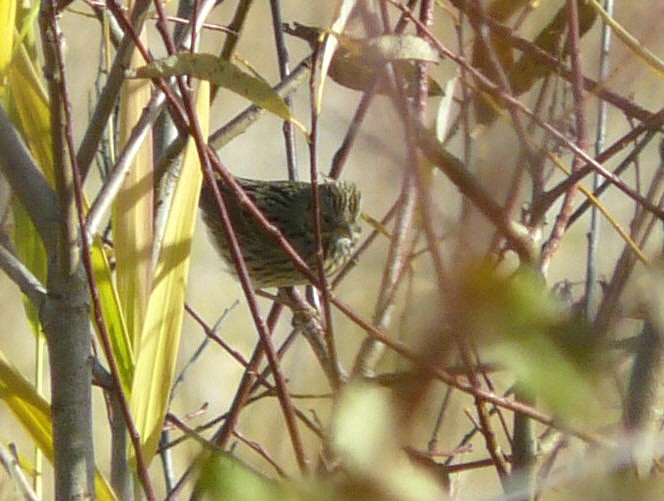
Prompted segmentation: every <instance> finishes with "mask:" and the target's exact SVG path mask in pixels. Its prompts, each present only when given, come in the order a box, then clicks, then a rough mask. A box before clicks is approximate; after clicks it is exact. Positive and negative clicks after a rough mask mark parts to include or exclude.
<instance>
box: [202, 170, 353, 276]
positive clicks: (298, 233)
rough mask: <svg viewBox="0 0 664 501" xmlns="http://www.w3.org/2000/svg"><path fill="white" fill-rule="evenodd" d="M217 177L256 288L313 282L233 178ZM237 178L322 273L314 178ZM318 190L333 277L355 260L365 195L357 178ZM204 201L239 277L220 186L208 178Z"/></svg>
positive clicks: (219, 246)
mask: <svg viewBox="0 0 664 501" xmlns="http://www.w3.org/2000/svg"><path fill="white" fill-rule="evenodd" d="M215 176H216V177H215V183H216V184H217V186H218V188H219V192H220V193H221V195H222V197H223V199H224V202H225V205H226V208H227V212H228V216H229V218H230V221H231V225H232V227H233V231H234V233H235V235H236V237H237V241H238V244H239V246H240V250H241V252H242V256H243V257H244V262H245V264H246V267H247V271H248V273H249V276H250V278H251V281H252V285H253V287H254V288H256V289H264V288H268V287H290V286H293V285H302V284H307V283H309V280H308V279H307V277H306V276H305V275H304V274H303V273H302V272H301V271H300V270H298V269H297V267H296V266H295V265H294V264H293V262H292V260H291V258H290V257H289V256H288V254H286V252H285V251H284V250H283V249H282V247H281V245H280V244H279V242H278V239H277V238H276V237H275V236H274V235H273V234H272V233H270V232H269V231H267V230H266V229H265V228H264V227H263V226H261V224H260V223H259V222H258V221H256V219H255V217H254V216H253V215H252V214H251V213H250V211H249V209H247V208H246V207H243V206H242V205H241V204H240V202H239V200H238V199H237V197H236V196H235V195H234V194H233V192H232V190H231V189H230V187H229V186H228V185H227V183H226V182H224V181H223V180H222V179H221V177H220V176H218V174H215ZM235 180H236V181H237V183H238V184H239V185H240V186H241V187H242V188H243V189H244V191H245V193H246V194H247V196H248V197H249V198H250V199H251V200H252V201H253V203H254V204H255V205H256V207H257V208H258V209H259V210H260V211H261V212H262V213H263V215H264V216H265V218H266V219H267V220H268V221H269V222H270V223H271V224H272V225H273V226H275V227H276V228H277V229H278V230H279V231H280V232H281V234H282V235H283V236H284V237H285V238H286V240H287V241H288V242H289V243H290V244H291V246H292V247H293V248H294V249H295V250H296V251H297V253H298V254H299V255H300V257H302V259H303V261H304V262H305V263H306V264H307V266H308V267H309V269H310V270H312V272H313V273H314V275H316V274H317V273H316V270H317V269H318V268H317V251H318V245H317V241H316V232H315V226H314V213H313V210H312V207H313V192H312V187H311V183H308V182H303V181H287V180H278V181H263V180H256V179H246V178H241V177H236V178H235ZM318 194H319V208H320V223H321V239H322V251H323V267H324V270H325V274H326V275H327V276H329V275H332V274H334V273H335V272H336V271H338V270H339V269H340V268H341V267H342V266H343V265H344V264H346V263H347V262H348V261H349V260H350V258H351V255H352V253H353V250H354V248H355V244H356V243H357V241H358V239H359V235H360V226H359V216H360V205H361V198H362V196H361V193H360V191H359V189H358V188H357V186H356V185H355V184H354V183H352V182H347V181H337V180H326V181H324V182H322V183H320V184H319V185H318ZM199 206H200V208H201V210H202V215H203V221H204V222H205V224H206V226H207V228H208V230H209V234H210V238H211V240H212V242H213V245H214V246H215V247H216V250H217V251H218V253H219V254H220V256H221V257H222V259H223V260H224V261H225V262H226V263H227V264H228V265H229V267H230V271H231V273H233V274H235V275H236V276H237V271H236V269H235V265H234V264H233V260H232V257H231V251H230V247H229V244H228V238H227V235H226V231H225V228H224V226H223V223H222V221H221V218H220V214H219V208H218V206H217V202H216V199H215V196H214V191H213V189H212V187H211V185H210V184H208V183H204V184H203V187H202V189H201V197H200V203H199Z"/></svg>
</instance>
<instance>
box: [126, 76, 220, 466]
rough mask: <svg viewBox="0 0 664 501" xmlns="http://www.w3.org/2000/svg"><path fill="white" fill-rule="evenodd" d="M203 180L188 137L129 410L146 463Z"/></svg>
mask: <svg viewBox="0 0 664 501" xmlns="http://www.w3.org/2000/svg"><path fill="white" fill-rule="evenodd" d="M209 88H210V86H209V83H208V82H205V81H202V82H201V83H200V86H199V89H198V95H197V97H196V111H197V113H196V116H197V117H198V119H199V121H200V126H201V131H202V134H203V137H207V136H208V127H209V126H208V120H209V108H210V97H209ZM201 182H202V175H201V167H200V162H199V158H198V153H197V150H196V146H195V144H194V142H193V139H191V138H190V140H189V143H188V145H187V148H186V150H185V153H184V158H183V160H182V168H181V171H180V175H179V177H178V182H177V185H176V188H175V192H174V195H173V199H172V202H171V207H170V211H169V214H168V221H167V222H166V230H165V233H164V237H163V243H162V248H161V254H160V256H159V260H158V262H157V266H156V268H155V277H154V285H153V289H152V293H151V294H150V299H149V302H148V309H147V313H146V315H145V322H144V324H143V331H142V333H141V337H140V344H139V346H138V349H137V351H136V371H135V374H134V381H133V386H132V390H131V411H132V415H133V416H134V420H135V423H136V427H137V429H138V431H139V434H140V436H141V440H142V443H143V445H144V453H143V454H144V457H145V459H146V461H147V462H149V461H150V460H151V459H152V456H153V455H154V453H155V450H156V448H157V443H158V441H159V435H160V433H161V427H162V423H163V420H164V416H165V415H166V409H167V407H168V403H169V398H170V391H171V385H172V382H173V373H174V371H175V362H176V359H177V354H178V349H179V344H180V332H181V329H182V318H183V314H184V299H185V292H186V288H187V278H188V273H189V261H190V250H191V241H192V237H193V232H194V224H195V221H196V212H197V208H198V196H199V193H200V187H201Z"/></svg>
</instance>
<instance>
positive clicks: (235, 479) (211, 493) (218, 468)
mask: <svg viewBox="0 0 664 501" xmlns="http://www.w3.org/2000/svg"><path fill="white" fill-rule="evenodd" d="M194 497H195V498H196V499H202V500H226V499H228V500H231V499H232V500H233V501H294V500H295V499H297V496H296V495H295V494H294V491H293V490H292V489H289V488H288V487H287V484H281V483H278V482H275V481H272V480H269V479H267V478H265V477H263V476H262V475H259V474H258V473H257V472H255V471H253V470H252V469H250V468H249V467H248V466H247V465H245V464H244V463H242V462H241V461H240V460H238V459H236V458H234V457H233V456H231V455H230V454H226V453H210V454H209V456H208V457H207V458H206V459H205V460H204V462H203V465H202V467H201V470H200V472H199V476H198V480H197V482H196V486H195V488H194Z"/></svg>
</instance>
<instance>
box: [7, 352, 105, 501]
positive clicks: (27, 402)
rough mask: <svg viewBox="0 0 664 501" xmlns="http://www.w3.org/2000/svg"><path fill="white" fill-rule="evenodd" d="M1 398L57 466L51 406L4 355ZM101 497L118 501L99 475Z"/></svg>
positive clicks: (96, 480) (99, 495)
mask: <svg viewBox="0 0 664 501" xmlns="http://www.w3.org/2000/svg"><path fill="white" fill-rule="evenodd" d="M0 399H1V400H2V402H3V404H4V405H6V406H7V408H8V409H9V410H10V411H11V412H12V414H13V415H14V417H15V418H16V420H17V421H18V422H19V423H20V424H21V426H22V427H23V429H24V430H25V431H26V432H27V433H28V435H29V436H30V438H31V439H32V440H33V441H34V443H35V445H36V446H37V447H38V448H39V450H40V451H41V452H42V453H43V454H44V456H46V458H47V459H48V460H49V461H50V462H51V463H53V434H52V432H51V430H52V421H51V407H50V405H49V403H48V402H47V401H46V400H45V399H44V398H43V397H42V396H41V395H39V394H38V393H37V392H36V391H35V389H34V387H33V386H32V384H31V383H30V382H29V381H28V380H26V379H25V378H24V377H23V376H22V375H21V374H20V373H19V372H18V371H17V370H16V368H15V367H14V366H13V365H12V364H11V363H10V362H9V361H8V360H7V358H5V355H4V354H3V353H2V352H0ZM95 487H96V491H97V498H98V499H101V500H104V501H115V500H116V499H117V498H116V497H115V495H114V494H113V491H112V490H111V488H110V486H109V484H108V482H107V481H106V479H105V478H104V477H103V475H101V473H99V472H96V475H95Z"/></svg>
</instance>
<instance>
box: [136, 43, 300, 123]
mask: <svg viewBox="0 0 664 501" xmlns="http://www.w3.org/2000/svg"><path fill="white" fill-rule="evenodd" d="M176 75H191V76H194V77H196V78H200V79H202V80H207V81H209V82H211V83H213V84H215V85H218V86H220V87H224V88H226V89H228V90H230V91H232V92H235V93H236V94H239V95H240V96H242V97H245V98H247V99H248V100H249V101H251V102H252V103H254V104H255V105H256V106H260V107H261V108H264V109H265V110H267V111H269V112H271V113H274V114H275V115H277V116H278V117H280V118H283V119H284V120H292V116H291V113H290V110H289V109H288V106H287V105H286V103H285V101H284V100H283V98H282V97H281V96H279V94H277V93H276V92H275V91H274V90H273V89H272V87H270V85H269V84H268V83H267V82H266V81H265V80H263V79H261V78H257V77H255V76H252V75H249V74H248V73H245V72H244V71H242V70H241V69H240V68H238V67H237V66H235V65H234V64H232V63H230V62H228V61H226V60H224V59H221V58H219V57H218V56H215V55H213V54H191V53H181V54H176V55H174V56H169V57H167V58H164V59H159V60H156V61H154V62H153V63H151V64H148V65H147V66H143V67H141V68H138V69H136V71H135V72H134V74H131V73H130V76H136V77H138V78H170V77H173V76H176Z"/></svg>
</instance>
